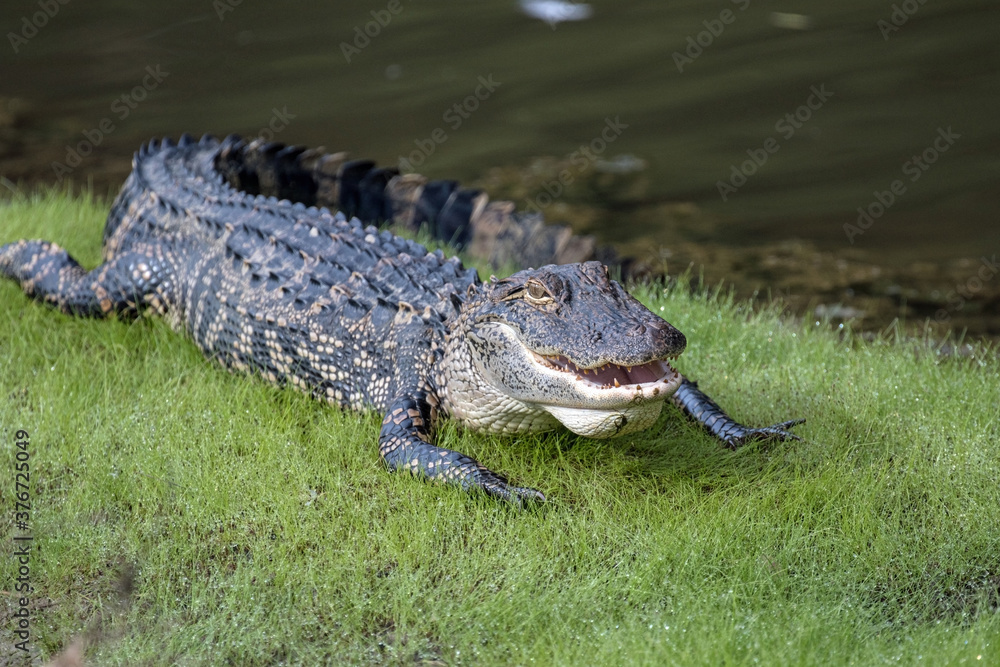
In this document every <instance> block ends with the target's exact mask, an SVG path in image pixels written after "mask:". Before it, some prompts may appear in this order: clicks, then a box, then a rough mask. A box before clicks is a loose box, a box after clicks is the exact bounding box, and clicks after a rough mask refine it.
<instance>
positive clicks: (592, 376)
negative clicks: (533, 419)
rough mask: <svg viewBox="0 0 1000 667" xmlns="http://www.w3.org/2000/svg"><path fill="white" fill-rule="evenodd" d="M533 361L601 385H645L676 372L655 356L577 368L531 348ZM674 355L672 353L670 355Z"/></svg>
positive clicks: (558, 356)
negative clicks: (632, 363)
mask: <svg viewBox="0 0 1000 667" xmlns="http://www.w3.org/2000/svg"><path fill="white" fill-rule="evenodd" d="M531 354H532V356H533V357H534V359H535V361H536V362H538V363H539V364H541V365H543V366H547V367H549V368H552V369H555V370H557V371H560V372H563V373H572V374H574V375H575V376H576V380H577V381H578V382H586V383H588V384H591V385H594V386H595V387H599V388H601V389H611V388H613V387H615V388H620V387H622V386H626V385H645V384H650V383H656V384H658V383H660V382H667V383H669V381H670V380H671V379H672V378H673V377H674V376H676V375H677V372H676V371H675V370H674V369H673V368H671V366H670V364H669V363H667V360H666V359H656V360H654V361H650V362H648V363H645V364H642V365H639V366H619V365H617V364H612V363H607V364H604V365H603V366H599V367H597V368H581V367H579V366H577V365H576V364H574V363H573V362H572V361H570V360H569V359H567V358H566V357H564V356H562V355H554V356H550V355H542V354H538V353H537V352H532V353H531ZM670 358H671V359H676V358H677V356H676V355H674V356H672V357H670Z"/></svg>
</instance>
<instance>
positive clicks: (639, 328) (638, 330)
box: [627, 324, 646, 336]
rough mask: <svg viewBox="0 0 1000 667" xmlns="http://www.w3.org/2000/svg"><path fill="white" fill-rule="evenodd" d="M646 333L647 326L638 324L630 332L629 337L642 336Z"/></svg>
mask: <svg viewBox="0 0 1000 667" xmlns="http://www.w3.org/2000/svg"><path fill="white" fill-rule="evenodd" d="M644 333H646V325H644V324H637V325H635V326H634V327H632V328H631V329H629V330H628V332H627V335H629V336H641V335H643V334H644Z"/></svg>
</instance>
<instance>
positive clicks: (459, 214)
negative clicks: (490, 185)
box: [436, 190, 482, 248]
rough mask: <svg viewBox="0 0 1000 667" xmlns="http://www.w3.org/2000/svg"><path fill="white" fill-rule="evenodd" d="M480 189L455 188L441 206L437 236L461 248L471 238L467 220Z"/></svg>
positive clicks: (470, 229)
mask: <svg viewBox="0 0 1000 667" xmlns="http://www.w3.org/2000/svg"><path fill="white" fill-rule="evenodd" d="M481 193H482V190H456V191H455V192H453V193H452V195H451V197H449V198H448V201H447V202H445V205H444V206H443V207H442V208H441V213H440V214H439V215H438V219H437V234H436V236H437V238H439V239H441V240H448V241H450V242H451V243H453V244H454V245H455V246H457V247H458V248H462V247H464V246H465V244H466V243H468V242H469V240H470V239H471V238H472V227H471V225H469V220H470V219H471V218H472V212H473V210H475V206H476V197H478V196H479V195H480V194H481Z"/></svg>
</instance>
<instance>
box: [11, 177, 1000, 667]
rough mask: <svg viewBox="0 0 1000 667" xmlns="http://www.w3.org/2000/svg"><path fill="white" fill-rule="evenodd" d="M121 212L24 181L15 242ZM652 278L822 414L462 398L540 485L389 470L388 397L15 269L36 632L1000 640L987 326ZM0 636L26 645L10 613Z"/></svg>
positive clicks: (727, 344) (202, 640)
mask: <svg viewBox="0 0 1000 667" xmlns="http://www.w3.org/2000/svg"><path fill="white" fill-rule="evenodd" d="M106 209H107V204H106V202H102V201H97V200H94V199H92V198H88V197H86V196H83V197H79V196H78V197H75V198H68V197H66V196H64V195H60V194H53V193H48V194H41V195H38V196H35V197H31V198H24V197H22V198H15V199H13V200H7V201H6V202H4V203H2V204H0V242H4V241H8V240H13V239H16V238H21V237H33V238H49V239H52V240H55V241H58V242H59V243H60V244H61V245H63V246H64V247H66V248H67V249H69V250H70V252H71V253H73V254H75V255H76V256H77V257H78V258H79V259H80V260H81V261H82V262H84V263H85V264H87V265H93V264H95V263H96V262H97V260H98V258H99V243H100V238H101V231H100V230H101V227H102V224H103V218H104V216H105V215H106ZM637 292H638V295H639V296H640V298H641V299H642V300H643V301H644V302H646V303H647V304H649V305H650V307H652V308H653V309H654V310H655V311H657V312H661V311H662V314H663V315H664V316H666V317H667V319H669V320H670V321H671V322H672V323H673V324H675V325H676V326H678V328H680V329H681V330H682V331H683V332H684V333H685V334H687V336H688V340H689V347H688V349H687V351H686V352H685V354H684V355H683V356H682V358H681V360H680V361H679V362H678V366H679V368H680V369H681V370H682V371H683V372H686V373H688V374H689V375H691V376H692V377H694V378H696V379H698V380H700V381H701V385H702V387H703V388H704V389H705V390H706V391H707V392H708V393H710V394H711V395H712V396H713V397H715V398H716V399H717V400H718V401H719V402H720V403H721V404H722V405H723V406H725V407H726V408H727V409H728V410H729V411H730V412H731V413H732V414H734V416H736V417H737V418H739V419H742V420H744V421H745V422H749V423H754V424H766V423H771V422H773V421H777V420H780V419H787V418H791V417H799V416H804V417H807V418H808V420H809V421H808V422H807V423H806V424H805V425H803V426H802V427H800V430H799V432H800V433H801V434H802V436H803V437H804V438H805V440H804V441H803V442H790V443H781V444H771V445H766V446H762V445H755V446H750V447H748V448H746V449H743V450H741V451H739V452H729V451H726V450H723V449H720V448H719V447H718V446H717V445H716V444H715V443H714V442H713V441H712V439H711V438H710V437H708V436H707V435H705V434H704V433H702V432H701V431H699V430H698V429H696V428H694V427H692V426H690V425H688V424H687V423H685V422H684V420H683V419H681V418H680V417H679V416H678V415H677V414H676V413H675V412H674V411H672V410H670V411H667V412H668V414H666V415H665V416H664V417H662V418H661V419H660V421H659V423H658V424H657V425H656V426H655V427H654V428H653V429H651V430H648V431H646V432H643V433H640V434H636V435H633V436H627V437H624V438H620V439H617V440H606V441H595V440H587V439H584V438H578V437H576V436H573V435H571V434H569V433H566V432H559V433H552V434H544V435H541V436H536V437H521V438H516V439H512V438H502V437H497V436H493V435H483V434H475V433H468V432H462V431H459V430H458V429H456V428H455V427H454V426H453V425H451V424H446V425H445V426H444V428H443V429H442V432H441V434H440V438H441V440H442V441H443V443H444V444H445V445H446V446H448V447H452V448H455V449H458V450H460V451H463V452H466V453H468V454H471V455H473V456H476V457H477V458H479V459H480V460H482V461H483V462H484V463H485V464H486V465H488V466H490V467H492V468H494V469H497V470H500V471H503V472H505V473H507V474H509V475H510V476H511V478H512V479H513V480H515V481H516V482H518V483H522V484H527V485H531V486H535V487H538V488H540V489H541V490H542V491H544V492H545V493H546V495H547V496H548V497H549V499H550V502H549V503H548V504H547V506H546V507H544V508H543V509H541V510H538V511H529V512H517V511H515V510H513V509H511V508H509V507H507V506H504V505H502V504H498V503H496V502H492V501H489V500H487V499H484V498H482V497H478V496H469V495H466V494H462V493H459V492H456V491H455V490H453V489H450V488H446V487H436V486H430V485H426V484H422V483H419V482H417V481H414V480H413V479H411V478H408V477H406V476H403V475H390V474H389V473H387V472H386V471H385V470H384V469H383V467H382V465H381V464H380V462H379V459H378V455H377V450H376V438H377V433H378V425H379V419H378V416H377V415H373V414H369V415H357V414H351V413H341V412H339V411H337V410H333V409H330V408H328V407H326V406H324V405H322V404H320V403H318V402H314V401H311V400H309V399H308V398H307V397H305V396H303V395H301V394H298V393H295V392H293V391H279V390H275V389H273V388H271V387H269V386H267V385H265V384H264V383H262V382H258V381H251V380H249V379H247V378H245V377H242V376H238V375H231V374H229V373H226V372H224V371H221V370H220V369H219V367H218V366H217V365H214V364H211V363H208V362H206V361H205V359H204V358H203V357H202V356H201V354H200V353H199V352H198V350H197V349H196V348H195V346H194V345H193V344H191V343H190V342H188V341H187V340H185V339H184V338H183V337H181V336H179V335H177V334H175V333H174V332H172V331H170V330H169V328H168V327H167V326H166V325H165V324H164V322H162V321H160V320H141V321H137V322H132V323H129V322H121V321H108V322H106V321H94V320H77V319H72V318H69V317H66V316H63V315H61V314H60V313H57V312H54V311H52V310H51V309H49V308H45V307H42V306H40V305H38V304H35V303H32V302H30V301H29V300H27V299H26V298H24V297H23V295H22V294H21V293H20V291H19V289H18V288H17V287H16V286H15V285H14V284H13V283H8V282H4V283H3V284H0V311H2V312H0V426H2V432H0V437H2V445H0V451H2V452H3V461H4V468H3V470H4V471H6V472H4V473H3V474H4V476H5V481H4V482H3V486H2V493H3V496H4V498H5V499H8V500H9V499H10V498H11V497H12V494H13V487H14V483H13V477H14V472H13V471H14V457H15V451H16V450H15V446H14V432H15V431H16V430H17V429H26V430H27V431H29V432H30V436H31V444H30V451H31V459H30V462H31V484H32V510H31V529H32V533H33V535H34V538H35V541H34V545H35V551H34V552H33V560H32V564H31V568H32V569H31V577H32V582H33V585H34V592H33V594H32V600H33V605H35V607H33V608H36V611H35V616H34V617H33V619H32V625H31V630H32V633H33V634H32V638H31V642H32V644H33V647H34V650H35V651H36V652H37V655H38V656H40V657H43V658H44V657H49V656H52V655H53V654H55V653H57V652H59V651H60V650H62V649H63V648H65V647H66V646H67V645H69V643H70V642H71V641H73V640H74V638H80V637H82V638H85V639H86V640H87V641H88V644H87V658H88V663H89V664H98V665H140V664H142V665H161V664H162V665H167V664H182V665H200V664H206V665H207V664H212V665H215V664H233V665H253V664H305V665H311V664H322V663H329V664H359V663H361V664H367V663H373V664H414V663H416V664H428V665H459V664H477V665H513V664H519V665H528V664H535V665H553V664H554V665H623V664H648V665H749V664H767V665H830V664H832V665H846V664H887V663H891V664H897V663H902V664H928V665H943V664H962V663H965V664H985V665H997V664H1000V613H998V611H997V607H998V601H1000V485H998V479H1000V425H998V405H1000V386H998V384H1000V383H998V382H997V378H998V371H1000V367H998V366H1000V364H998V362H997V359H996V354H995V351H993V350H982V352H983V354H981V355H978V356H976V357H975V358H972V359H969V358H955V357H950V358H946V357H941V356H939V355H937V354H935V353H934V351H933V349H932V348H927V347H921V346H916V345H911V344H899V343H893V342H889V341H881V342H876V343H863V342H860V341H859V340H857V339H855V338H853V337H850V336H848V337H847V338H846V339H845V340H841V339H840V338H841V337H838V336H837V335H836V334H835V333H833V332H830V331H828V330H827V327H825V326H815V325H813V324H812V323H807V324H802V325H793V324H789V323H787V322H786V321H783V320H781V319H780V318H779V317H778V316H777V314H776V313H775V312H774V310H775V309H773V308H771V309H766V310H765V311H764V312H756V313H754V312H751V311H750V309H749V308H748V307H747V306H746V304H740V303H733V302H732V301H731V300H728V299H727V298H725V297H724V296H717V295H715V296H712V295H709V296H705V295H697V294H694V295H693V294H691V293H688V292H687V291H685V290H682V289H676V290H670V291H669V292H668V293H663V290H662V289H659V288H648V287H647V288H640V289H638V290H637ZM4 507H5V508H9V509H12V506H11V505H10V504H8V502H7V500H5V502H4ZM3 525H4V528H5V534H7V535H10V534H11V533H12V532H14V524H13V515H12V512H11V511H4V513H3ZM7 544H8V547H7V548H8V549H12V548H13V547H11V546H10V545H11V544H12V543H11V542H10V541H8V542H7ZM0 563H2V565H0V568H2V570H0V571H2V576H3V578H4V581H5V582H11V581H13V577H14V576H15V573H16V563H15V562H14V560H13V559H12V558H3V559H2V560H0ZM2 588H3V591H4V593H3V597H4V602H5V605H6V610H7V612H8V613H9V612H10V611H12V610H14V608H15V604H16V596H14V595H13V594H12V592H11V589H12V586H11V584H10V583H5V584H4V585H3V587H2ZM0 640H2V641H3V650H4V652H5V653H4V655H5V656H7V657H11V656H12V655H13V654H14V653H15V652H14V650H13V649H12V648H11V647H12V644H13V642H14V641H15V640H14V638H13V636H12V635H11V623H10V621H9V616H8V615H5V623H4V624H3V627H2V628H0ZM14 657H15V658H16V656H14ZM15 664H16V662H15Z"/></svg>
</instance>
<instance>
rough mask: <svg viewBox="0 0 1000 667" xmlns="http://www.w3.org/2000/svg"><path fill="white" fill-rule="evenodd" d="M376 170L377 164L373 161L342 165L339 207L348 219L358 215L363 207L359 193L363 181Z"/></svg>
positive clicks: (358, 161) (339, 176) (339, 175)
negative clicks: (370, 172) (369, 173)
mask: <svg viewBox="0 0 1000 667" xmlns="http://www.w3.org/2000/svg"><path fill="white" fill-rule="evenodd" d="M374 168H375V163H374V162H373V161H371V160H351V161H350V162H345V163H344V164H343V165H341V167H340V173H339V174H338V175H337V178H338V179H339V180H340V196H339V199H340V201H338V202H337V205H338V207H339V208H340V210H341V211H343V212H344V215H346V216H348V217H352V216H355V215H357V211H358V209H359V208H360V206H361V195H360V192H359V189H360V185H361V181H362V179H364V177H365V176H366V175H367V174H368V172H369V171H371V170H372V169H374Z"/></svg>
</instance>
